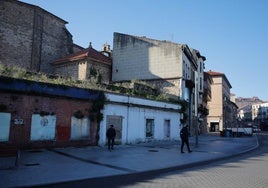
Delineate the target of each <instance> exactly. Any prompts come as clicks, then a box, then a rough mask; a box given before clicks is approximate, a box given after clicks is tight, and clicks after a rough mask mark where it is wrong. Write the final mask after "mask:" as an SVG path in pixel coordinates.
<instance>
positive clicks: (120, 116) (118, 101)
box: [99, 93, 182, 146]
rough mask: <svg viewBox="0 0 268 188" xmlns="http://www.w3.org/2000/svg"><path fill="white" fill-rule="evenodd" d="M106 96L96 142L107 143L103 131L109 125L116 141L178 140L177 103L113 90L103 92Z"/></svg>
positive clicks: (179, 124) (178, 115)
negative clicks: (113, 91)
mask: <svg viewBox="0 0 268 188" xmlns="http://www.w3.org/2000/svg"><path fill="white" fill-rule="evenodd" d="M106 98H107V102H106V103H105V106H104V109H103V110H102V112H103V116H104V118H103V121H102V122H101V123H100V140H99V145H101V146H103V145H105V144H106V143H107V140H106V130H107V129H108V128H109V126H110V125H111V124H113V125H114V127H115V129H116V139H115V142H116V143H117V144H137V143H140V142H148V141H163V140H179V139H180V138H179V131H180V129H181V128H182V125H181V123H180V121H179V120H180V113H179V109H180V108H181V106H180V105H178V104H172V103H166V102H159V101H153V100H148V99H144V98H139V97H134V96H128V95H121V94H114V93H106Z"/></svg>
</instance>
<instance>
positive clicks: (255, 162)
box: [46, 133, 268, 188]
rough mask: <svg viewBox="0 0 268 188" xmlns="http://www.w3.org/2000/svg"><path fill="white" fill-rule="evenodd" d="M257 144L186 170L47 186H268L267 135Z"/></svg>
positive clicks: (255, 187)
mask: <svg viewBox="0 0 268 188" xmlns="http://www.w3.org/2000/svg"><path fill="white" fill-rule="evenodd" d="M259 143H260V147H259V148H258V149H256V150H254V151H251V152H249V153H246V154H243V155H241V156H238V157H234V158H232V159H227V160H221V161H218V162H213V163H210V164H208V165H201V166H197V167H194V168H189V169H185V170H178V171H172V172H168V173H162V174H156V173H150V172H149V173H142V174H131V175H124V176H114V177H107V178H95V179H89V180H82V181H75V182H65V183H61V184H56V185H55V184H54V185H53V186H50V187H98V188H101V187H109V188H112V187H120V188H122V187H128V188H143V187H146V188H148V187H153V188H155V187H159V188H162V187H198V188H203V187H204V188H207V187H224V188H228V187H235V188H237V187H238V188H239V187H241V188H242V187H243V188H244V187H254V188H258V187H268V179H267V174H268V168H267V166H268V133H261V134H260V135H259ZM46 187H47V185H46Z"/></svg>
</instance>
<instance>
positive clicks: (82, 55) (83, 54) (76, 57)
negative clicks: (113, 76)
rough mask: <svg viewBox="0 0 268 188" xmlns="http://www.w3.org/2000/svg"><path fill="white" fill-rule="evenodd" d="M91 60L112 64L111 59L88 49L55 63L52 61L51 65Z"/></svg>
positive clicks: (90, 48) (92, 49)
mask: <svg viewBox="0 0 268 188" xmlns="http://www.w3.org/2000/svg"><path fill="white" fill-rule="evenodd" d="M87 57H89V58H92V59H94V60H96V61H100V62H104V63H110V64H111V63H112V59H111V58H110V57H107V56H105V55H103V54H102V53H101V52H98V51H97V50H95V49H94V48H92V47H89V48H87V49H84V50H81V51H79V52H76V53H73V54H70V55H67V56H65V57H63V58H60V59H58V60H56V61H53V62H52V63H51V64H52V65H57V64H63V63H68V62H71V61H75V60H80V59H85V58H87Z"/></svg>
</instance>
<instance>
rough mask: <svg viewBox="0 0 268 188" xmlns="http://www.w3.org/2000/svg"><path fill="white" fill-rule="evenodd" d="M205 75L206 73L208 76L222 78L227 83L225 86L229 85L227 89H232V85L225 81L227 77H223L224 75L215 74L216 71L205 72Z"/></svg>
mask: <svg viewBox="0 0 268 188" xmlns="http://www.w3.org/2000/svg"><path fill="white" fill-rule="evenodd" d="M207 73H208V75H210V76H212V77H223V78H224V79H225V81H226V82H227V84H228V85H229V87H230V88H232V85H231V84H230V82H229V80H228V79H227V77H226V76H225V74H224V73H221V72H216V71H212V70H209V71H207Z"/></svg>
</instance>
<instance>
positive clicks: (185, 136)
mask: <svg viewBox="0 0 268 188" xmlns="http://www.w3.org/2000/svg"><path fill="white" fill-rule="evenodd" d="M180 136H181V153H184V151H183V147H184V143H185V144H186V146H187V149H188V152H189V153H191V152H192V151H191V150H190V146H189V138H188V136H189V132H188V125H185V126H184V127H183V128H182V129H181V131H180Z"/></svg>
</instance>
